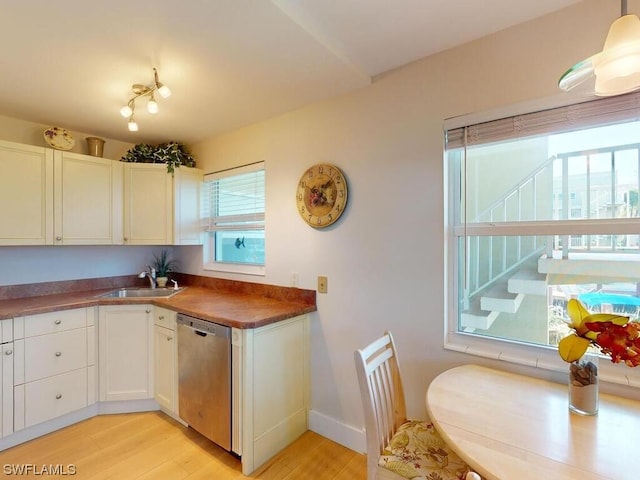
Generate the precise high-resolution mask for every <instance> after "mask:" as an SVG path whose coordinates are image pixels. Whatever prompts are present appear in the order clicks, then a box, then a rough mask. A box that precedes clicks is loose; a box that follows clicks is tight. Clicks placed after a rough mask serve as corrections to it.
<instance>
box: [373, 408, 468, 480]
mask: <svg viewBox="0 0 640 480" xmlns="http://www.w3.org/2000/svg"><path fill="white" fill-rule="evenodd" d="M378 465H380V466H381V467H383V468H386V469H388V470H391V471H392V472H394V473H396V474H398V475H400V476H402V477H405V478H409V479H416V480H463V479H464V478H465V475H466V474H467V472H468V471H469V467H468V466H467V464H466V463H464V462H463V461H462V459H461V458H460V457H459V456H458V455H456V454H455V453H454V452H453V451H452V450H451V449H450V448H449V447H448V446H447V444H446V443H445V442H444V440H443V439H442V437H441V436H440V434H438V432H437V431H436V429H435V427H434V426H433V423H431V422H423V421H416V420H411V421H408V422H406V423H403V424H402V425H401V426H400V428H398V431H397V432H396V434H395V435H394V436H393V438H392V439H391V441H390V442H389V445H388V446H387V447H386V448H385V449H384V451H383V452H382V456H381V457H380V460H379V462H378Z"/></svg>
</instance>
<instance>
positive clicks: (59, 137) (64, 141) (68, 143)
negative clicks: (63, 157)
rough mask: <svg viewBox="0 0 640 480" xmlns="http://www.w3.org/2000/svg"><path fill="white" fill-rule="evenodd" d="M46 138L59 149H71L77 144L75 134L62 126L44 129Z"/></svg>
mask: <svg viewBox="0 0 640 480" xmlns="http://www.w3.org/2000/svg"><path fill="white" fill-rule="evenodd" d="M44 140H45V141H46V142H47V143H48V144H49V145H50V146H52V147H53V148H57V149H58V150H71V149H72V148H73V146H74V145H75V144H76V141H75V140H74V139H73V135H71V132H69V131H68V130H65V129H64V128H60V127H49V128H47V129H46V130H45V131H44Z"/></svg>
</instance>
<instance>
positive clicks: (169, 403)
mask: <svg viewBox="0 0 640 480" xmlns="http://www.w3.org/2000/svg"><path fill="white" fill-rule="evenodd" d="M154 329H155V346H154V347H155V362H154V366H153V367H154V377H155V382H154V383H155V399H156V402H158V404H159V405H160V406H161V407H162V408H164V409H165V410H167V411H169V412H171V413H176V407H175V400H176V394H175V392H176V389H177V377H176V363H177V351H176V339H175V332H174V331H172V330H170V329H168V328H164V327H160V326H158V325H155V327H154Z"/></svg>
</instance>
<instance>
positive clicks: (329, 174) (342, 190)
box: [296, 163, 347, 228]
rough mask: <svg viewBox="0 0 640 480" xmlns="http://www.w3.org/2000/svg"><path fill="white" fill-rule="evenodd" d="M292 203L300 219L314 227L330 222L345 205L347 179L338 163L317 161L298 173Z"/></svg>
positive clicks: (338, 214)
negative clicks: (294, 202) (300, 175)
mask: <svg viewBox="0 0 640 480" xmlns="http://www.w3.org/2000/svg"><path fill="white" fill-rule="evenodd" d="M296 205H297V207H298V213H299V214H300V216H301V217H302V219H303V220H304V221H305V222H307V223H308V224H309V225H311V226H312V227H314V228H324V227H328V226H329V225H331V224H332V223H334V222H335V221H336V220H338V218H340V215H342V212H344V209H345V207H346V205H347V181H346V179H345V177H344V175H343V174H342V172H341V171H340V169H339V168H338V167H336V166H335V165H330V164H328V163H319V164H317V165H313V166H312V167H309V168H308V169H307V171H306V172H304V174H303V175H302V177H300V182H298V191H297V192H296Z"/></svg>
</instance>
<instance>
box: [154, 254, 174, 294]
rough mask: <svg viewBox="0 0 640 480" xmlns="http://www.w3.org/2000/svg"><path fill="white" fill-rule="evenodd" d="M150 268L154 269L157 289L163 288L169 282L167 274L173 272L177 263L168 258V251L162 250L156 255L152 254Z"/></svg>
mask: <svg viewBox="0 0 640 480" xmlns="http://www.w3.org/2000/svg"><path fill="white" fill-rule="evenodd" d="M151 266H152V267H153V268H155V269H156V281H157V283H158V287H162V288H164V287H166V285H167V282H168V281H169V274H170V273H171V272H173V271H174V269H175V268H176V266H177V262H176V261H175V260H173V259H170V258H169V251H168V250H162V251H161V252H160V253H159V254H158V255H155V254H154V256H153V263H152V264H151Z"/></svg>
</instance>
